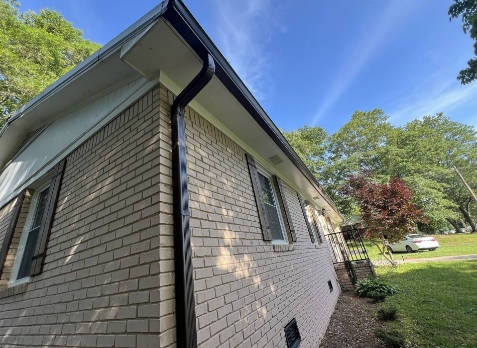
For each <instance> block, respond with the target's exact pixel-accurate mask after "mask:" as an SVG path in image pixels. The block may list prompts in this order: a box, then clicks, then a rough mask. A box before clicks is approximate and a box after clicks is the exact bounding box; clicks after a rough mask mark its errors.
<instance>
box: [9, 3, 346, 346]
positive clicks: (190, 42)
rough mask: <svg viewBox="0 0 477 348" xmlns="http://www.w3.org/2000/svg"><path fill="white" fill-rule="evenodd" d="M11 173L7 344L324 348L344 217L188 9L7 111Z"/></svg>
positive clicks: (155, 14)
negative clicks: (332, 242) (336, 232)
mask: <svg viewBox="0 0 477 348" xmlns="http://www.w3.org/2000/svg"><path fill="white" fill-rule="evenodd" d="M199 71H200V73H199ZM198 73H199V75H198V77H197V78H194V77H195V76H196V75H197V74H198ZM183 90H184V91H185V92H183V93H182V94H181V95H180V96H179V97H176V96H177V95H178V94H179V93H180V92H181V91H183ZM197 93H198V94H197ZM290 102H295V101H290ZM187 104H189V106H187V107H186V105H187ZM184 108H185V109H184ZM0 166H1V174H0V246H1V249H0V264H1V266H0V267H1V279H0V346H2V347H26V346H28V347H30V346H42V347H43V346H47V347H50V346H51V347H60V346H61V347H77V346H78V347H176V346H177V347H187V348H190V347H196V346H199V347H228V348H232V347H239V346H240V347H257V348H259V347H260V348H261V347H287V346H288V347H296V345H297V344H298V343H299V342H300V341H301V346H300V347H313V348H315V347H317V346H318V344H319V342H320V339H321V337H322V336H323V334H324V332H325V330H326V328H327V325H328V321H329V319H330V316H331V314H332V312H333V310H334V306H335V303H336V301H337V297H338V295H339V293H340V287H339V285H338V283H337V281H336V273H335V270H334V267H333V260H332V254H331V252H330V250H331V249H330V247H329V245H328V244H327V242H326V240H325V237H324V234H325V232H326V230H327V229H330V230H331V229H333V227H332V226H333V224H335V225H337V224H339V223H340V222H341V221H342V220H343V219H342V217H341V215H340V213H339V212H338V210H337V208H336V206H335V205H334V203H333V202H332V201H331V200H330V198H329V197H328V196H327V195H326V193H325V192H324V191H323V190H322V188H321V187H320V186H319V184H318V183H317V182H316V181H315V179H314V177H313V176H312V175H311V173H310V172H309V171H308V170H307V169H306V167H305V165H304V164H303V163H302V162H301V161H300V159H299V158H298V156H297V154H296V153H295V152H294V151H293V150H292V148H291V147H290V145H289V144H288V143H287V141H286V140H285V138H284V137H283V136H282V134H281V133H280V132H279V130H278V129H277V127H276V126H275V125H274V124H273V122H272V121H271V120H270V118H269V117H268V116H267V115H266V113H265V112H264V111H263V109H262V108H261V106H260V105H259V104H258V103H257V101H256V100H255V99H254V97H253V96H252V95H251V94H250V92H249V91H248V89H247V88H246V87H245V86H244V84H243V83H242V81H241V80H240V79H239V77H238V76H237V75H236V73H235V72H234V71H233V69H232V68H231V67H230V65H229V64H228V63H227V61H226V60H225V58H224V57H223V56H222V54H221V53H220V52H219V51H218V50H217V48H216V47H215V45H214V44H213V43H212V42H211V41H210V39H209V38H208V36H207V35H206V34H205V32H204V31H203V30H202V28H201V27H200V26H199V24H198V23H197V22H196V20H195V19H194V18H193V17H192V15H191V14H190V13H189V12H188V10H187V9H186V8H185V7H184V5H183V3H182V2H180V1H170V2H164V3H162V4H160V5H159V6H157V7H156V8H155V9H153V10H152V11H151V12H149V13H148V14H146V15H145V16H144V17H143V18H141V19H140V20H139V21H137V22H136V23H135V24H133V25H132V26H131V27H130V28H128V29H127V30H126V31H124V32H123V33H121V34H120V35H119V36H118V37H116V38H115V39H114V40H113V41H112V42H110V43H108V44H107V45H106V46H104V47H103V48H101V49H100V50H99V51H98V52H96V53H95V54H94V55H93V56H91V57H90V58H88V59H87V60H85V61H84V62H83V63H81V64H80V65H79V66H77V67H76V68H74V69H73V70H72V71H70V72H69V73H68V74H66V75H65V76H63V77H62V78H61V79H59V80H58V81H57V82H56V83H54V84H53V85H52V86H50V87H49V88H48V89H47V90H45V91H44V92H43V93H41V94H40V95H38V96H37V97H36V98H34V99H33V100H32V101H31V102H29V103H28V104H27V105H26V106H24V107H23V108H22V109H20V110H19V111H18V112H17V113H16V114H15V115H13V116H12V117H11V118H10V120H9V121H8V123H7V124H6V126H5V127H4V128H3V129H2V131H1V133H0ZM323 213H325V214H323ZM324 215H326V216H324ZM329 232H330V231H328V232H326V233H329Z"/></svg>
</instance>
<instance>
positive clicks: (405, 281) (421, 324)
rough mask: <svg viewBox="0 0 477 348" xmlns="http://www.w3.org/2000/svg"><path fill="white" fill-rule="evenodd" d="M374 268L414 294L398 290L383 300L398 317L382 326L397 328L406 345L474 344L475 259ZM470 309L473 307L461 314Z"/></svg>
mask: <svg viewBox="0 0 477 348" xmlns="http://www.w3.org/2000/svg"><path fill="white" fill-rule="evenodd" d="M450 240H451V241H452V239H450ZM376 271H377V273H378V275H379V276H381V277H383V278H385V279H386V280H387V281H388V282H389V283H391V284H393V285H397V286H398V288H399V289H400V290H405V291H407V292H409V293H412V294H413V295H415V297H414V296H412V295H410V294H408V293H405V292H404V291H400V292H399V293H398V294H397V295H395V296H391V297H387V299H386V302H389V303H390V304H394V305H395V306H396V307H397V308H398V316H399V317H398V319H397V320H396V321H394V322H389V323H387V324H386V326H387V328H390V329H391V328H392V329H397V330H398V331H401V332H402V333H403V334H404V335H405V337H406V341H407V346H408V347H433V348H436V347H439V348H451V347H469V348H470V347H477V261H452V262H435V263H431V262H425V263H419V264H405V265H400V266H398V267H396V268H395V269H394V271H393V272H390V268H389V267H378V268H377V269H376ZM423 300H431V301H435V302H439V303H441V304H442V305H444V306H446V307H448V308H444V307H441V306H440V305H438V304H435V303H425V302H422V301H423ZM471 308H475V310H474V311H473V312H471V313H469V314H464V313H465V312H466V311H468V310H469V309H471Z"/></svg>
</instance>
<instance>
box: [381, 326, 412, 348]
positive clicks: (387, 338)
mask: <svg viewBox="0 0 477 348" xmlns="http://www.w3.org/2000/svg"><path fill="white" fill-rule="evenodd" d="M374 335H375V336H376V337H377V338H380V339H381V340H382V341H383V342H384V343H385V344H386V346H387V347H390V348H403V347H405V340H404V335H403V334H402V333H401V332H399V331H396V330H386V329H376V330H375V331H374Z"/></svg>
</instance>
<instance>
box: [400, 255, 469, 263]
mask: <svg viewBox="0 0 477 348" xmlns="http://www.w3.org/2000/svg"><path fill="white" fill-rule="evenodd" d="M462 260H477V254H472V255H457V256H439V257H423V258H422V259H406V258H404V262H405V263H421V262H441V261H462Z"/></svg>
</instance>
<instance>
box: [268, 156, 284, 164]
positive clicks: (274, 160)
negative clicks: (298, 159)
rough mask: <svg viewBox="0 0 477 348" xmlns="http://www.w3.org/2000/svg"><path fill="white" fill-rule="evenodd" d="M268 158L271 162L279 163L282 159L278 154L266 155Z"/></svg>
mask: <svg viewBox="0 0 477 348" xmlns="http://www.w3.org/2000/svg"><path fill="white" fill-rule="evenodd" d="M268 159H269V160H270V161H272V163H273V164H280V163H282V162H283V159H282V158H281V157H280V156H278V155H275V156H272V157H268Z"/></svg>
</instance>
